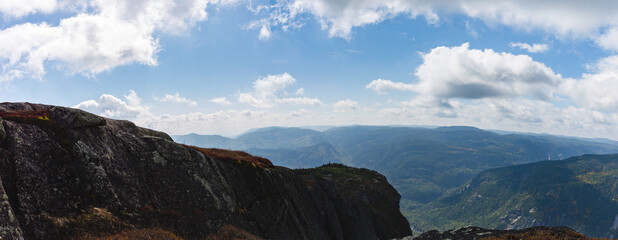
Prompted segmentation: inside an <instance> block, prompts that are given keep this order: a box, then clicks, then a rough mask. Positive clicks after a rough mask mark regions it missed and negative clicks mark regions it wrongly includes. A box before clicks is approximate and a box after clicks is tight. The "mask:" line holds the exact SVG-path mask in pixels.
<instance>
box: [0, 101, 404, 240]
mask: <svg viewBox="0 0 618 240" xmlns="http://www.w3.org/2000/svg"><path fill="white" fill-rule="evenodd" d="M329 171H330V172H329ZM0 181H1V183H2V184H1V185H0V196H1V199H0V236H1V237H2V239H20V238H24V239H86V238H97V237H105V236H109V235H113V234H117V233H120V232H123V231H136V230H139V229H164V230H168V231H171V232H173V233H174V234H177V235H179V236H181V237H184V238H187V239H204V238H205V237H207V236H209V235H211V234H214V233H217V232H218V231H219V230H220V228H221V227H222V226H233V228H237V229H242V231H246V232H248V233H249V234H253V235H255V236H258V237H261V238H266V239H376V238H378V239H388V238H395V237H403V236H407V235H410V229H409V226H408V223H407V221H406V220H405V218H404V217H403V216H402V215H401V213H400V212H399V198H400V196H399V194H398V193H397V192H396V191H395V190H394V189H393V187H392V186H391V185H390V184H388V182H387V181H386V179H385V178H384V177H383V176H381V175H379V174H377V173H375V172H373V171H369V170H363V169H354V168H347V167H343V166H338V165H337V166H326V167H325V168H323V169H307V170H298V171H293V170H290V169H287V168H282V167H277V166H273V165H272V164H271V163H270V161H268V160H267V159H263V158H259V157H254V156H250V155H248V154H246V153H243V152H232V151H223V150H217V149H201V148H195V147H188V146H184V145H180V144H177V143H175V142H173V141H172V140H171V138H170V137H169V136H168V135H167V134H165V133H162V132H157V131H153V130H149V129H145V128H141V127H138V126H136V125H135V124H133V123H131V122H128V121H119V120H112V119H106V118H103V117H99V116H96V115H93V114H90V113H87V112H83V111H80V110H76V109H70V108H64V107H55V106H47V105H39V104H29V103H2V104H0Z"/></svg>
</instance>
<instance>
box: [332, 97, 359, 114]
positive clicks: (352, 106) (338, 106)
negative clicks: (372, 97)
mask: <svg viewBox="0 0 618 240" xmlns="http://www.w3.org/2000/svg"><path fill="white" fill-rule="evenodd" d="M333 108H334V110H335V112H348V111H356V110H357V109H358V102H357V101H354V100H352V99H349V98H348V99H345V100H341V101H338V102H336V103H335V104H333Z"/></svg>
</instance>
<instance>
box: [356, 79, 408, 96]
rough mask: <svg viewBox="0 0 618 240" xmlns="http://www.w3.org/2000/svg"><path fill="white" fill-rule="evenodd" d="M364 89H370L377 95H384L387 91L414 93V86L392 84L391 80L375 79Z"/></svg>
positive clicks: (398, 83) (399, 83)
mask: <svg viewBox="0 0 618 240" xmlns="http://www.w3.org/2000/svg"><path fill="white" fill-rule="evenodd" d="M365 88H368V89H372V90H374V91H376V92H378V93H386V92H387V91H388V90H399V91H416V90H415V85H414V84H407V83H401V82H393V81H391V80H384V79H376V80H373V81H371V82H370V83H369V84H367V86H365Z"/></svg>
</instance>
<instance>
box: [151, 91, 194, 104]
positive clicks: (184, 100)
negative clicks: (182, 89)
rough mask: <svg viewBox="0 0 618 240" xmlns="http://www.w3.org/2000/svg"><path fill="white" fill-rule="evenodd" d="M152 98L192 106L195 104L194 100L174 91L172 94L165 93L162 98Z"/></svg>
mask: <svg viewBox="0 0 618 240" xmlns="http://www.w3.org/2000/svg"><path fill="white" fill-rule="evenodd" d="M154 100H156V101H159V102H171V103H186V104H187V105H189V106H193V107H195V106H197V102H196V101H193V100H190V99H187V98H184V97H181V96H180V94H179V93H176V94H174V95H171V94H165V96H164V97H162V98H157V97H154Z"/></svg>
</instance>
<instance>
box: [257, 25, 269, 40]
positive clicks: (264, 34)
mask: <svg viewBox="0 0 618 240" xmlns="http://www.w3.org/2000/svg"><path fill="white" fill-rule="evenodd" d="M270 35H271V33H270V28H269V27H268V26H266V25H262V28H260V36H259V37H258V38H259V39H260V40H263V41H264V40H268V39H270Z"/></svg>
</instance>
